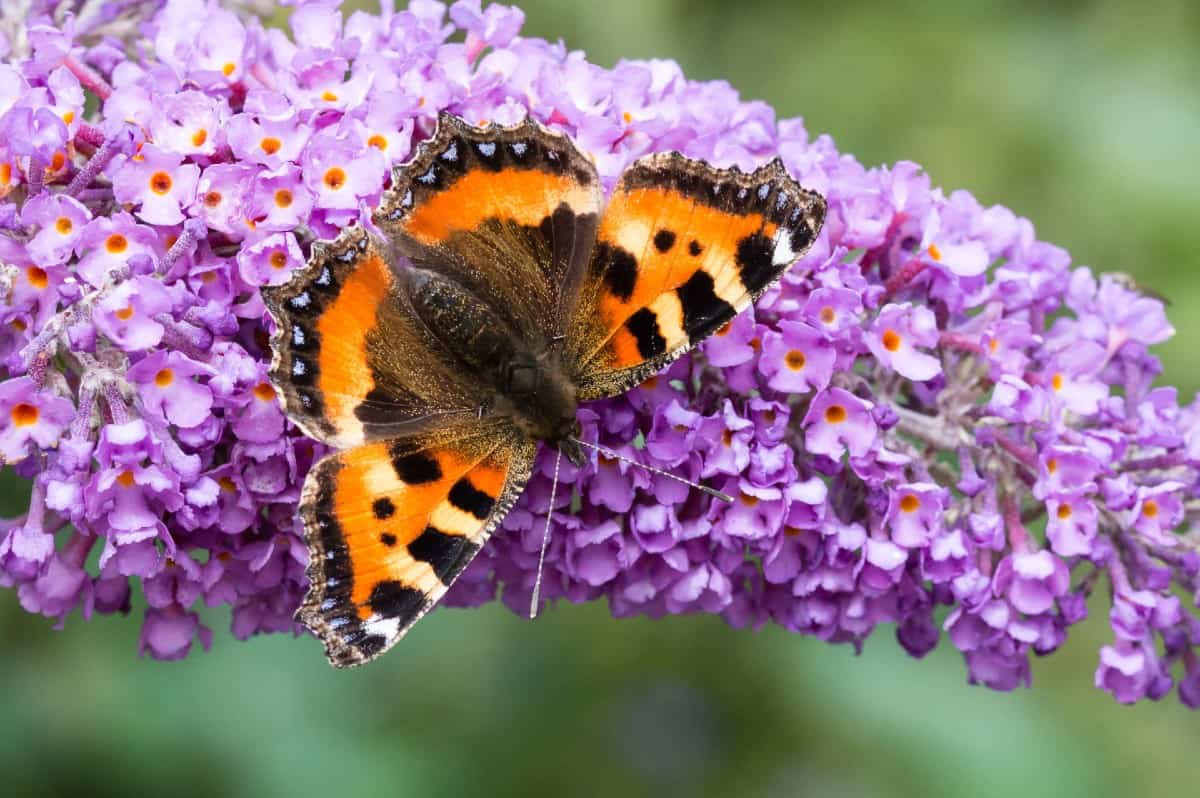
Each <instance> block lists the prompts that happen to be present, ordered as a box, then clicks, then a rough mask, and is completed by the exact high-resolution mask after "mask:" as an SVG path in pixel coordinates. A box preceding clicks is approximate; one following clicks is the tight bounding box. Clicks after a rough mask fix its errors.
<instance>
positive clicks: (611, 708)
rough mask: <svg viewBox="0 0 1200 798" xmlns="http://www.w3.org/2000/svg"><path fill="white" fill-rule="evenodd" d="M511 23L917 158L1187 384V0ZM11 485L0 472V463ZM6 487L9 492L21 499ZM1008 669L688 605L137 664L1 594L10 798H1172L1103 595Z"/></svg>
mask: <svg viewBox="0 0 1200 798" xmlns="http://www.w3.org/2000/svg"><path fill="white" fill-rule="evenodd" d="M522 5H523V7H524V9H525V10H526V12H527V15H528V19H527V24H526V33H527V34H529V35H540V36H545V37H549V38H559V37H561V38H562V39H564V40H565V41H566V42H567V44H568V45H569V46H571V47H572V48H581V49H584V50H586V51H587V52H588V54H589V56H590V57H591V58H592V60H594V61H596V62H598V63H601V64H605V65H611V64H613V63H614V62H615V61H616V60H617V59H618V58H621V57H664V58H674V59H677V60H678V61H679V62H680V63H681V64H682V65H683V67H684V69H685V71H686V72H687V74H688V75H689V76H691V77H694V78H703V79H707V78H725V79H728V80H730V81H731V82H732V83H733V84H734V85H735V86H737V87H739V89H740V90H741V91H742V93H743V95H744V96H746V97H754V98H762V99H765V100H767V101H769V102H770V103H772V104H773V105H774V106H775V107H776V109H777V110H778V113H779V115H780V116H781V117H787V116H794V115H802V116H804V118H805V120H806V122H807V124H808V128H809V130H810V131H812V132H813V133H821V132H827V133H830V134H831V135H832V136H833V137H834V139H835V141H836V142H837V144H838V146H839V148H840V149H841V150H842V151H843V152H847V153H853V154H855V155H856V156H857V157H858V158H859V159H860V160H862V161H863V162H864V163H867V164H878V163H885V162H893V161H896V160H899V159H911V160H915V161H917V162H919V163H921V164H923V165H924V166H925V167H926V168H927V169H928V171H929V172H930V174H931V175H932V177H933V180H934V182H935V183H936V184H939V185H941V186H943V187H945V188H946V189H947V190H951V189H954V188H960V187H962V188H968V189H970V190H971V191H973V192H974V193H975V194H976V196H978V197H979V198H980V200H981V201H983V202H984V203H985V204H990V203H1003V204H1005V205H1008V206H1010V207H1012V208H1014V209H1016V210H1017V212H1018V213H1021V214H1022V215H1025V216H1028V217H1029V218H1031V219H1033V220H1034V221H1035V223H1036V224H1037V228H1038V232H1039V234H1040V236H1041V237H1042V238H1043V239H1045V240H1048V241H1052V242H1055V243H1057V244H1059V245H1061V246H1064V247H1066V248H1067V249H1069V250H1070V251H1071V252H1072V253H1073V254H1074V256H1075V258H1076V260H1077V262H1079V263H1085V264H1089V265H1092V266H1094V267H1096V268H1098V269H1100V270H1121V271H1126V272H1129V273H1131V274H1133V275H1134V276H1135V277H1136V278H1137V279H1138V280H1140V281H1142V282H1143V283H1145V284H1146V285H1148V286H1150V287H1152V288H1153V289H1155V290H1157V291H1158V292H1160V293H1162V294H1165V295H1166V296H1168V297H1170V299H1171V301H1172V303H1173V306H1172V308H1171V309H1170V315H1171V318H1172V321H1173V322H1174V324H1175V325H1176V327H1177V329H1178V333H1179V334H1178V336H1177V337H1176V338H1175V339H1174V341H1173V342H1171V343H1169V344H1167V345H1166V346H1163V347H1162V348H1161V349H1160V354H1161V355H1162V356H1163V359H1164V361H1165V363H1166V374H1165V375H1164V378H1163V381H1164V382H1166V383H1169V384H1174V385H1176V386H1178V387H1179V388H1180V390H1181V392H1182V395H1183V396H1184V397H1186V398H1189V399H1190V397H1191V396H1192V395H1193V393H1194V392H1195V391H1196V389H1197V387H1200V370H1198V369H1197V368H1196V364H1197V358H1196V357H1195V355H1194V353H1193V352H1194V347H1195V346H1196V343H1197V341H1200V314H1197V313H1195V310H1194V309H1195V308H1196V307H1198V306H1200V256H1198V255H1197V252H1198V251H1200V250H1198V248H1197V246H1196V243H1195V233H1196V230H1197V223H1198V222H1200V200H1198V199H1197V189H1196V187H1197V185H1198V184H1200V92H1197V86H1198V85H1200V4H1197V3H1195V2H1194V0H1178V2H1157V3H1139V4H1133V3H1127V2H1122V1H1121V0H1109V1H1108V2H1089V1H1088V0H1073V1H1070V2H1053V3H1050V2H1045V1H1044V0H1043V1H1042V2H1034V0H1025V1H1024V2H1010V3H1004V4H984V3H965V2H957V1H956V0H938V1H937V2H927V3H921V4H912V6H911V7H908V8H902V7H901V5H902V4H896V3H891V2H883V1H882V0H874V1H873V2H864V3H854V4H830V3H812V2H795V1H789V0H775V1H774V2H771V1H768V0H742V2H739V3H736V4H733V3H725V2H720V0H701V1H699V2H698V1H697V0H606V1H598V0H583V1H582V2H580V1H576V0H573V1H572V2H564V1H563V0H527V2H525V3H523V4H522ZM7 484H9V485H11V483H7ZM0 499H3V500H4V502H3V503H4V504H5V505H6V506H4V508H3V509H4V510H5V513H6V514H11V513H13V512H16V511H17V509H18V508H17V507H16V506H15V505H16V504H17V503H18V502H17V497H16V496H15V495H12V491H11V490H10V491H9V493H8V494H6V495H4V496H3V497H0ZM1095 609H1096V610H1098V611H1099V612H1098V614H1097V617H1094V618H1093V619H1092V620H1090V621H1089V622H1087V623H1086V624H1084V625H1083V627H1082V628H1080V629H1078V630H1077V631H1076V632H1075V634H1074V635H1073V636H1072V638H1071V640H1070V641H1069V642H1068V644H1067V645H1066V647H1065V649H1064V650H1062V651H1061V652H1059V653H1058V654H1056V655H1055V656H1053V657H1051V658H1049V660H1047V661H1038V662H1036V663H1035V664H1034V688H1033V689H1032V690H1026V691H1021V692H1017V693H1014V694H1008V695H1005V694H997V693H993V692H990V691H988V690H985V689H983V688H972V687H968V686H967V685H966V684H965V669H964V666H963V664H962V662H961V659H960V657H959V655H958V654H957V653H955V652H954V651H953V650H951V649H950V648H949V646H948V644H944V645H943V647H942V648H941V649H940V650H938V651H937V652H935V653H934V654H932V655H931V656H930V657H928V658H927V659H926V660H924V661H921V662H917V661H914V660H911V659H909V658H908V657H907V656H906V655H905V654H904V653H903V652H902V651H901V649H900V648H899V646H898V645H897V644H896V643H895V642H894V638H893V636H892V635H891V632H890V630H886V629H885V630H881V631H880V632H879V633H878V634H877V635H876V637H875V638H873V639H872V640H871V641H870V642H869V644H868V646H867V649H866V652H865V653H864V654H863V656H861V657H857V658H856V657H855V656H853V654H852V652H851V651H849V650H848V649H846V648H844V647H841V648H834V647H831V646H828V645H825V644H823V643H820V642H817V641H814V640H810V639H806V638H801V637H797V636H794V635H790V634H788V633H785V632H783V631H780V630H778V629H768V630H765V631H763V632H761V633H757V634H756V633H752V632H745V631H735V630H732V629H729V628H727V627H726V626H724V624H722V623H721V622H720V621H719V620H716V619H713V618H673V619H668V620H663V621H648V620H644V619H636V620H623V621H614V620H612V619H610V618H609V617H608V614H607V610H606V608H604V607H602V606H587V607H573V606H566V605H563V606H559V607H557V608H555V609H554V610H553V611H551V612H549V613H547V614H546V615H544V616H543V617H541V618H539V619H538V620H537V621H536V622H534V623H530V622H528V621H525V620H522V619H520V618H517V617H516V616H514V615H512V614H511V613H509V612H507V611H506V610H503V609H501V608H499V607H498V606H492V607H489V608H486V609H482V610H475V611H468V612H463V611H443V612H437V613H434V614H433V615H432V616H431V617H430V618H428V619H427V620H425V621H424V622H423V623H421V624H420V625H419V626H418V627H417V628H416V630H415V631H414V632H413V633H412V634H411V635H410V636H409V638H408V639H407V640H406V641H405V642H404V644H403V645H401V646H400V647H399V648H398V649H397V650H395V651H394V652H393V653H391V654H390V655H389V656H387V657H385V658H384V659H382V660H381V661H380V662H378V663H376V664H374V665H372V666H371V667H368V668H365V669H362V670H359V671H354V672H348V673H342V672H335V671H333V670H332V669H330V668H329V667H328V666H327V665H326V664H325V662H324V659H323V658H322V657H321V655H320V648H319V646H318V645H317V643H315V642H314V641H312V640H294V639H290V638H285V637H264V638H259V639H256V640H253V641H251V642H249V643H246V644H242V643H237V642H236V641H234V640H233V639H232V638H231V637H230V636H229V635H228V633H227V632H226V631H224V630H225V628H226V627H227V624H228V618H227V615H226V614H224V613H210V614H209V615H208V620H209V623H210V624H211V625H213V626H214V627H215V628H216V629H217V640H216V644H215V646H214V650H213V652H212V653H210V654H207V655H205V654H193V656H192V657H191V658H189V659H188V660H187V661H186V662H183V663H178V664H163V663H156V662H152V661H149V660H140V659H138V658H137V656H136V642H137V631H138V630H137V627H138V625H139V621H138V619H135V618H131V619H127V620H126V619H121V618H104V619H100V620H98V621H96V622H93V623H90V624H84V623H81V622H79V620H78V619H77V618H72V619H71V621H70V622H69V623H68V628H67V630H66V631H65V632H64V633H62V634H56V633H54V632H52V631H51V630H50V624H49V623H48V622H47V621H45V620H44V619H42V618H36V617H31V616H27V615H25V614H23V613H22V612H20V611H19V609H18V607H17V602H16V598H15V596H14V595H12V594H11V593H8V592H0V646H3V651H4V654H3V656H0V713H2V718H3V721H2V722H0V774H2V775H0V793H2V794H4V795H13V796H18V795H71V796H79V795H153V794H166V793H168V792H169V793H170V794H172V795H175V796H192V795H195V796H207V795H229V796H274V795H306V794H313V795H316V794H321V795H354V796H357V795H402V796H408V795H449V794H486V795H494V796H506V795H522V796H525V795H528V796H539V795H554V796H563V795H580V796H592V795H608V796H612V795H620V796H625V795H629V796H640V795H648V796H649V795H670V794H688V795H695V796H726V795H736V796H831V797H832V796H836V797H838V798H842V797H847V798H848V797H849V796H864V797H865V796H942V795H946V796H973V797H975V796H978V798H990V797H991V796H995V797H996V798H1012V796H1022V797H1023V798H1033V796H1077V795H1078V796H1085V795H1086V796H1096V797H1097V798H1105V797H1106V796H1126V795H1130V794H1137V795H1149V796H1160V795H1175V796H1188V795H1195V794H1197V784H1200V764H1198V763H1197V761H1196V753H1197V750H1198V748H1200V715H1196V714H1192V713H1190V712H1189V711H1187V710H1185V709H1183V708H1182V707H1181V706H1180V705H1179V704H1178V703H1177V701H1176V699H1175V698H1174V697H1173V696H1172V698H1171V699H1170V700H1168V701H1165V702H1163V703H1162V704H1161V705H1156V704H1148V703H1147V704H1144V705H1142V706H1138V707H1134V708H1125V707H1121V706H1119V705H1117V704H1116V703H1115V702H1114V701H1113V700H1112V699H1111V698H1109V697H1108V696H1107V695H1106V694H1104V693H1101V692H1099V691H1097V690H1095V689H1094V688H1093V687H1092V684H1091V681H1092V672H1093V669H1094V667H1095V662H1096V652H1097V649H1098V648H1099V646H1100V645H1102V644H1103V643H1104V642H1106V641H1107V640H1108V638H1109V634H1110V633H1109V632H1108V631H1107V628H1106V623H1105V619H1104V617H1103V612H1102V608H1100V607H1099V605H1097V607H1096V608H1095Z"/></svg>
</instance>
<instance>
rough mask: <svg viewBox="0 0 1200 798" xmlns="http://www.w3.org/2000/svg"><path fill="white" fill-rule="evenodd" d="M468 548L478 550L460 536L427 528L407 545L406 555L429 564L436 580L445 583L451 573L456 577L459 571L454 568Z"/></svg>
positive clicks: (430, 527)
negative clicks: (435, 575)
mask: <svg viewBox="0 0 1200 798" xmlns="http://www.w3.org/2000/svg"><path fill="white" fill-rule="evenodd" d="M468 546H471V547H473V548H475V549H478V546H474V545H473V544H470V541H468V540H467V539H466V538H464V537H462V536H461V535H447V534H446V533H445V532H443V531H441V530H440V529H437V528H435V527H432V526H427V527H425V531H424V532H422V533H421V535H420V537H418V538H417V539H416V540H414V541H413V542H412V543H409V544H408V553H409V554H411V555H412V556H413V559H415V560H420V561H422V562H427V563H429V565H430V567H431V568H433V572H434V573H435V574H437V578H438V579H441V580H442V582H443V583H446V582H447V576H449V575H450V573H451V572H452V571H453V572H454V576H457V575H458V570H461V568H458V569H457V570H456V567H457V566H458V562H459V560H460V559H462V557H463V553H464V552H465V551H466V550H467V548H468ZM451 578H453V577H451Z"/></svg>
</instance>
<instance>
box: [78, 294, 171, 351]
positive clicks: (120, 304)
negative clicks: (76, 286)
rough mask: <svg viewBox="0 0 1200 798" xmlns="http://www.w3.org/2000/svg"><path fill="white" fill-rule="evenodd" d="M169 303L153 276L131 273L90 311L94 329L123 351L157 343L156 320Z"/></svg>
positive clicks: (159, 329) (159, 331) (158, 327)
mask: <svg viewBox="0 0 1200 798" xmlns="http://www.w3.org/2000/svg"><path fill="white" fill-rule="evenodd" d="M170 307H171V299H170V295H169V294H168V293H167V290H166V289H165V288H164V287H163V286H162V284H161V283H159V282H158V281H157V280H154V279H151V278H149V277H135V278H133V279H132V280H129V281H127V282H124V283H121V284H120V285H118V286H117V287H116V288H114V289H113V290H112V291H110V292H108V294H107V295H105V296H104V297H103V298H102V299H101V300H100V301H99V302H97V303H96V309H95V312H94V313H93V319H94V320H95V323H96V329H97V330H98V331H100V333H102V334H103V335H104V336H106V337H107V338H108V339H109V340H110V341H112V342H113V343H114V344H116V345H117V346H118V347H120V348H121V349H123V350H125V351H126V352H137V351H140V350H144V349H148V348H150V347H152V346H155V345H156V344H158V342H159V341H161V340H162V337H163V325H162V324H161V323H160V322H158V321H157V320H156V317H157V316H158V315H159V314H160V313H164V312H166V311H167V310H169V309H170Z"/></svg>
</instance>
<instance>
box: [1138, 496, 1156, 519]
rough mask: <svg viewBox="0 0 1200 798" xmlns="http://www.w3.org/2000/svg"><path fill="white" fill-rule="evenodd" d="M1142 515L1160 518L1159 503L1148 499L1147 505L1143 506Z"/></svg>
mask: <svg viewBox="0 0 1200 798" xmlns="http://www.w3.org/2000/svg"><path fill="white" fill-rule="evenodd" d="M1142 515H1144V516H1146V517H1147V518H1156V517H1157V516H1158V502H1156V501H1154V499H1146V503H1145V504H1143V505H1142Z"/></svg>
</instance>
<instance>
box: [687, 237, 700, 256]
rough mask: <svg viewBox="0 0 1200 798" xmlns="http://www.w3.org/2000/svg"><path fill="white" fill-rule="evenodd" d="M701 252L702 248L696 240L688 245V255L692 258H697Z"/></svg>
mask: <svg viewBox="0 0 1200 798" xmlns="http://www.w3.org/2000/svg"><path fill="white" fill-rule="evenodd" d="M703 251H704V247H702V246H700V242H699V241H697V240H696V239H694V238H693V239H692V240H691V242H689V243H688V254H689V255H691V256H692V257H693V258H695V257H699V255H700V253H701V252H703Z"/></svg>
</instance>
